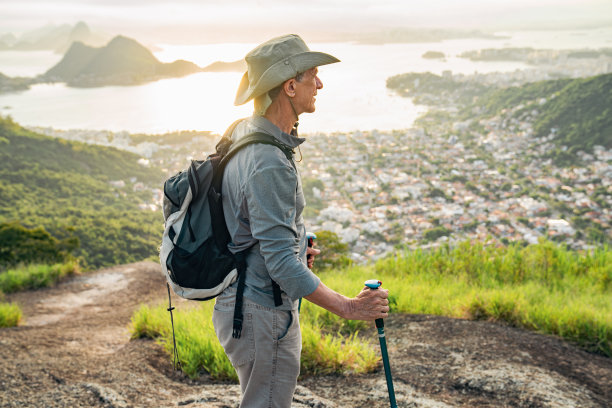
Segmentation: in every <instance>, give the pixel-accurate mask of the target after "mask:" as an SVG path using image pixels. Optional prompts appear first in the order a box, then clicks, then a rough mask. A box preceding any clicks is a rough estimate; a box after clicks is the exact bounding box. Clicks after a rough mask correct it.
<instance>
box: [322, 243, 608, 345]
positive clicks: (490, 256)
mask: <svg viewBox="0 0 612 408" xmlns="http://www.w3.org/2000/svg"><path fill="white" fill-rule="evenodd" d="M321 278H322V280H323V281H324V282H326V284H328V285H329V286H330V287H332V288H333V289H335V290H337V291H340V292H341V293H345V294H353V293H357V291H358V290H359V289H360V288H361V282H363V281H364V280H366V279H372V278H378V279H381V280H382V281H383V286H384V287H386V288H388V289H390V303H391V307H392V312H395V313H423V314H435V315H444V316H450V317H457V318H466V319H475V320H483V319H485V320H492V321H503V322H506V323H508V324H510V325H513V326H516V327H521V328H525V329H529V330H534V331H537V332H540V333H545V334H553V335H557V336H560V337H562V338H564V339H566V340H569V341H571V342H573V343H575V344H577V345H579V346H580V347H582V348H584V349H586V350H588V351H592V352H597V353H601V354H604V355H606V356H609V357H612V252H611V251H610V250H609V248H608V247H605V246H604V247H600V248H597V249H594V250H592V251H588V252H576V251H569V250H566V249H564V248H562V247H560V246H557V245H556V244H553V243H551V242H541V243H539V244H536V245H529V246H527V247H521V246H519V245H510V246H508V247H494V246H486V245H484V244H482V243H470V242H464V243H462V244H460V245H459V246H458V247H457V248H454V249H451V248H449V247H442V248H439V249H436V250H432V251H422V250H416V251H408V252H403V253H399V254H397V255H396V256H393V257H389V258H386V259H384V260H381V261H379V262H377V263H376V264H375V265H373V266H367V267H355V268H351V269H348V270H347V271H345V272H344V273H339V272H329V273H326V274H323V275H322V276H321Z"/></svg>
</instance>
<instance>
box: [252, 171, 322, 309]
mask: <svg viewBox="0 0 612 408" xmlns="http://www.w3.org/2000/svg"><path fill="white" fill-rule="evenodd" d="M297 178H298V175H297V173H296V172H295V171H294V170H293V169H292V168H289V167H288V166H282V165H281V166H270V167H265V168H262V169H259V170H257V171H256V172H255V173H253V174H252V175H251V177H250V178H249V180H248V181H247V184H246V185H245V189H244V192H245V199H246V201H247V206H248V212H249V223H250V228H251V233H252V235H253V237H254V238H255V239H257V240H258V241H259V248H260V252H261V255H262V257H263V258H264V262H265V265H266V268H267V269H268V273H269V274H270V277H271V278H272V280H274V281H275V282H276V283H278V285H279V286H280V287H281V289H282V290H283V291H284V292H285V293H287V295H288V296H289V297H291V298H292V299H298V298H300V297H304V296H308V295H310V294H311V293H312V292H314V291H315V289H316V288H317V286H319V283H320V279H319V278H318V277H317V276H316V275H315V274H314V273H312V271H311V270H310V269H308V267H306V265H304V263H303V262H302V260H300V258H299V248H300V242H298V240H299V239H300V238H299V236H300V234H298V231H297V227H296V189H297V186H298V179H297Z"/></svg>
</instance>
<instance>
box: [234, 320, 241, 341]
mask: <svg viewBox="0 0 612 408" xmlns="http://www.w3.org/2000/svg"><path fill="white" fill-rule="evenodd" d="M241 334H242V317H235V318H234V328H233V330H232V337H233V338H235V339H239V338H240V335H241Z"/></svg>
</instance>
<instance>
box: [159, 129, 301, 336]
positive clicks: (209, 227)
mask: <svg viewBox="0 0 612 408" xmlns="http://www.w3.org/2000/svg"><path fill="white" fill-rule="evenodd" d="M236 124H237V122H235V123H234V124H233V125H232V126H230V129H228V131H227V132H226V134H225V135H224V136H223V138H222V139H221V141H220V142H219V143H218V144H217V152H216V153H214V154H212V155H210V156H208V158H206V160H194V161H192V162H191V165H190V166H189V168H188V169H186V170H184V171H181V172H179V173H177V174H176V175H174V176H172V177H170V178H169V179H168V180H166V182H165V183H164V203H163V211H164V220H165V228H164V233H163V236H162V244H161V247H160V262H161V266H162V270H163V272H164V274H165V276H166V280H167V282H168V285H169V288H170V287H171V288H172V290H173V291H174V293H176V294H177V295H179V296H181V297H183V298H186V299H194V300H208V299H212V298H214V297H216V296H218V295H219V294H221V292H223V290H224V289H225V288H227V287H228V286H229V285H231V284H232V283H234V282H235V281H236V280H238V288H237V289H238V290H237V295H236V306H235V310H234V326H233V333H232V335H233V336H234V337H235V338H239V337H240V334H241V331H242V318H243V317H242V294H243V292H244V277H245V271H246V261H245V258H246V252H247V251H248V250H249V249H247V250H245V251H242V252H240V253H237V254H232V253H231V252H230V251H229V250H228V248H227V245H228V244H229V242H230V236H229V232H228V230H227V226H226V225H225V218H224V216H223V206H222V203H221V194H222V191H221V185H222V179H223V171H224V169H225V166H226V164H227V163H228V162H229V161H230V160H231V158H232V157H233V156H234V155H235V154H236V153H237V152H238V151H239V150H240V149H242V148H243V147H245V146H248V145H250V144H253V143H263V144H269V145H273V146H277V147H278V148H279V149H281V150H282V151H283V152H284V153H285V155H286V156H287V159H288V160H291V159H292V157H293V150H292V149H291V148H290V147H289V146H286V145H284V144H282V143H280V142H279V141H277V140H276V139H275V138H274V137H273V136H271V135H268V134H265V133H253V134H250V135H247V136H245V137H243V138H241V139H240V140H239V141H238V142H236V143H232V142H231V139H230V138H229V135H231V133H232V132H233V128H234V127H235V125H236ZM274 287H275V290H274V299H275V303H277V306H278V305H279V304H281V303H282V301H281V300H280V288H278V285H274ZM169 288H168V295H170V289H169ZM278 302H280V303H278ZM169 308H171V306H170V307H169Z"/></svg>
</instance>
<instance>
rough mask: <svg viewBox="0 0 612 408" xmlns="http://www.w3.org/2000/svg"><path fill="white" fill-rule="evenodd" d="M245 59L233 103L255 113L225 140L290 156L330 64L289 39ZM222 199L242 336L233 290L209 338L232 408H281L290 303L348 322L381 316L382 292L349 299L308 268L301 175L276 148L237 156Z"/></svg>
mask: <svg viewBox="0 0 612 408" xmlns="http://www.w3.org/2000/svg"><path fill="white" fill-rule="evenodd" d="M245 59H246V62H247V65H248V71H247V72H246V73H245V74H244V76H243V77H242V81H241V83H240V86H239V88H238V93H237V95H236V101H235V103H236V105H241V104H244V103H246V102H248V101H250V100H251V99H254V100H255V101H254V104H255V113H254V114H253V116H252V117H250V118H248V119H246V120H244V121H242V122H240V123H239V124H238V125H237V126H236V127H235V129H234V131H233V133H232V140H233V141H234V142H236V141H237V140H239V139H240V138H241V137H244V136H246V135H248V134H251V133H253V132H255V131H257V132H264V133H267V134H269V135H272V136H273V137H275V138H276V139H277V141H278V142H280V143H282V144H284V145H287V146H289V147H290V148H297V147H298V146H299V145H300V144H301V143H302V142H304V139H301V138H298V137H297V120H298V118H299V115H300V114H302V113H306V112H307V113H312V112H314V111H315V102H316V98H315V97H316V95H317V91H319V90H320V89H322V88H323V83H322V82H321V80H320V79H319V77H318V76H317V74H318V69H317V67H318V66H321V65H326V64H331V63H335V62H339V60H338V59H336V58H335V57H332V56H331V55H328V54H324V53H320V52H312V51H310V50H309V49H308V47H307V46H306V44H305V43H304V41H303V40H302V39H301V38H300V37H299V36H297V35H286V36H282V37H278V38H274V39H272V40H270V41H267V42H265V43H263V44H261V45H259V46H258V47H256V48H255V49H254V50H252V51H251V52H249V53H248V54H247V56H246V58H245ZM222 191H223V209H224V213H225V219H226V223H227V227H228V230H229V233H230V235H231V239H232V242H231V244H230V250H231V251H232V252H233V253H238V252H240V251H243V250H245V249H248V248H250V250H249V252H248V255H247V258H246V261H247V270H246V283H245V289H244V303H243V311H244V322H243V326H242V334H241V336H240V338H238V339H236V338H234V337H232V323H233V313H234V302H235V297H236V286H237V285H236V284H233V285H231V286H230V287H228V288H227V289H226V290H225V291H224V292H223V293H222V294H221V295H220V296H219V297H218V298H217V301H216V303H215V311H214V313H213V323H214V326H215V331H216V333H217V337H218V338H219V341H220V342H221V344H222V346H223V348H224V349H225V352H226V354H227V356H228V357H229V359H230V361H231V362H232V365H233V366H234V368H235V369H236V372H237V373H238V378H239V380H240V386H241V389H242V394H243V396H242V403H241V407H242V408H252V407H279V408H280V407H284V408H288V407H290V406H291V401H292V397H293V392H294V390H295V387H296V384H297V377H298V374H299V370H300V352H301V346H302V344H301V343H302V342H301V333H300V327H299V315H298V310H297V303H298V299H299V298H301V297H304V298H306V299H308V300H309V301H311V302H313V303H315V304H317V305H319V306H321V307H323V308H325V309H327V310H329V311H331V312H333V313H335V314H337V315H339V316H341V317H344V318H347V319H357V320H375V319H377V318H384V317H386V316H387V312H388V311H389V306H388V300H387V296H388V292H387V291H386V290H377V291H371V290H367V289H365V288H364V290H362V291H361V292H360V293H359V294H358V295H357V296H356V297H355V298H352V299H349V298H347V297H345V296H343V295H340V294H339V293H336V292H334V291H333V290H331V289H329V288H328V287H327V286H325V285H324V284H323V283H322V282H321V281H320V279H319V278H318V277H317V276H316V275H314V274H313V273H312V271H311V270H310V269H309V267H311V266H312V258H313V257H314V255H316V254H318V253H319V251H318V250H316V249H313V248H309V247H308V246H307V242H306V238H305V231H306V229H305V227H304V221H303V218H302V210H303V209H304V205H305V201H304V195H303V192H302V185H301V180H300V176H299V174H298V172H297V169H296V168H295V164H294V162H293V160H292V159H288V158H287V156H286V155H285V154H284V153H283V152H282V151H281V149H279V148H277V147H276V146H271V145H266V144H252V145H249V146H247V147H245V148H243V149H242V150H241V151H239V152H238V153H237V154H236V156H234V157H233V158H232V160H231V161H230V162H229V163H228V165H227V167H226V169H225V174H224V177H223V186H222ZM308 255H312V256H310V257H308ZM307 258H311V259H309V260H308V261H307ZM275 284H277V285H278V287H280V297H281V298H282V304H281V305H280V306H278V305H275V301H274V285H275ZM277 303H278V302H277Z"/></svg>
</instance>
